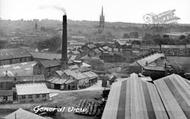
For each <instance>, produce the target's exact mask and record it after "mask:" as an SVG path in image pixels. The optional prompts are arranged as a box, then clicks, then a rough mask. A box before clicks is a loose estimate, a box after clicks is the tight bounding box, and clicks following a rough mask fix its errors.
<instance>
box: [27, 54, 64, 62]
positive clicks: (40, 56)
mask: <svg viewBox="0 0 190 119" xmlns="http://www.w3.org/2000/svg"><path fill="white" fill-rule="evenodd" d="M31 54H32V56H33V57H34V58H36V59H44V60H54V59H61V54H57V53H40V52H31Z"/></svg>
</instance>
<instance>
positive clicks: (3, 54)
mask: <svg viewBox="0 0 190 119" xmlns="http://www.w3.org/2000/svg"><path fill="white" fill-rule="evenodd" d="M31 56H32V55H31V54H30V53H29V52H28V51H27V50H24V49H22V48H14V49H1V50H0V60H5V59H12V58H20V57H31Z"/></svg>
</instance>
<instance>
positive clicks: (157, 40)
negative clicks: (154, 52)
mask: <svg viewBox="0 0 190 119" xmlns="http://www.w3.org/2000/svg"><path fill="white" fill-rule="evenodd" d="M153 41H154V42H155V44H157V45H159V47H160V51H162V44H163V39H162V38H161V36H160V35H159V34H157V35H154V36H153Z"/></svg>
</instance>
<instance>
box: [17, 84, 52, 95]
mask: <svg viewBox="0 0 190 119" xmlns="http://www.w3.org/2000/svg"><path fill="white" fill-rule="evenodd" d="M16 91H17V95H32V94H46V93H49V90H48V88H47V86H46V84H45V83H28V84H16Z"/></svg>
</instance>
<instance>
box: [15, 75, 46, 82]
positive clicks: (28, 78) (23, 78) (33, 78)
mask: <svg viewBox="0 0 190 119" xmlns="http://www.w3.org/2000/svg"><path fill="white" fill-rule="evenodd" d="M16 81H17V82H40V81H45V77H44V75H32V76H16Z"/></svg>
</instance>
